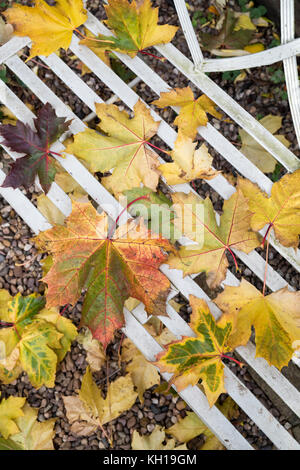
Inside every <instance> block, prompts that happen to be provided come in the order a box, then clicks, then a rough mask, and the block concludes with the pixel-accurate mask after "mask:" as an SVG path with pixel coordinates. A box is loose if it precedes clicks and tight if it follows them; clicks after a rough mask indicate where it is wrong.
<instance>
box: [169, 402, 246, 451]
mask: <svg viewBox="0 0 300 470" xmlns="http://www.w3.org/2000/svg"><path fill="white" fill-rule="evenodd" d="M216 406H217V408H219V410H220V411H221V412H222V413H223V414H224V415H225V416H226V418H228V419H229V420H231V419H233V418H237V416H238V415H239V411H238V407H237V405H236V403H235V402H234V401H233V400H232V398H231V397H227V398H226V400H225V401H224V403H223V404H222V405H219V404H218V403H217V404H216ZM166 432H167V434H171V436H174V437H175V438H176V439H177V441H179V442H189V441H191V440H192V439H194V438H195V437H197V436H199V435H200V434H204V435H205V443H204V444H203V445H201V447H200V448H199V450H224V449H225V447H224V446H223V444H222V443H221V442H220V441H219V440H218V438H217V437H216V436H215V435H214V434H213V432H211V430H210V429H209V428H208V427H207V426H206V425H205V424H204V423H203V421H201V419H200V418H199V417H198V416H197V415H196V413H194V412H192V411H187V412H186V416H185V418H183V419H180V420H179V421H178V422H177V423H176V424H174V425H173V426H171V427H170V428H168V429H167V430H166Z"/></svg>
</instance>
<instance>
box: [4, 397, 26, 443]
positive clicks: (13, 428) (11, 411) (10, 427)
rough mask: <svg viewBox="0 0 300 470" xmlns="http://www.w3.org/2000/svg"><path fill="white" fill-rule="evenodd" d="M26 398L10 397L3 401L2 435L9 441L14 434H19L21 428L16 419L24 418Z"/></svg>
mask: <svg viewBox="0 0 300 470" xmlns="http://www.w3.org/2000/svg"><path fill="white" fill-rule="evenodd" d="M25 401H26V398H20V397H12V396H11V397H8V398H7V399H5V398H4V399H3V400H2V401H1V403H0V433H1V434H2V436H3V437H4V439H7V438H8V437H9V436H11V435H13V434H17V433H18V432H19V428H18V426H17V424H16V423H15V419H16V418H18V417H19V416H23V414H24V413H23V411H22V408H23V406H24V404H25Z"/></svg>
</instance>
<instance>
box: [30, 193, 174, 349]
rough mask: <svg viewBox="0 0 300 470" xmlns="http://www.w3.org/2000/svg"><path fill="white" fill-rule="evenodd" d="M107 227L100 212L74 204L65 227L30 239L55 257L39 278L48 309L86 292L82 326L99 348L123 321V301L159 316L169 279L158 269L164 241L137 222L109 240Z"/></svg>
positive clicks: (91, 207) (88, 206) (167, 247)
mask: <svg viewBox="0 0 300 470" xmlns="http://www.w3.org/2000/svg"><path fill="white" fill-rule="evenodd" d="M107 223H108V221H107V216H106V214H105V213H102V214H101V215H99V214H98V213H97V211H96V210H95V209H94V208H93V206H92V205H91V204H84V203H79V202H75V201H73V211H72V213H71V215H70V216H69V217H68V218H67V220H66V225H65V226H57V227H54V228H52V229H50V230H46V231H45V232H43V233H41V234H39V235H38V236H37V237H36V239H35V240H36V242H37V244H38V245H39V246H40V247H43V248H45V249H46V250H48V251H49V252H50V253H51V254H52V255H53V258H54V263H53V266H52V267H51V269H50V270H49V272H48V273H47V275H46V276H45V277H44V279H43V280H44V282H46V283H47V284H48V294H47V306H48V307H51V306H55V305H65V304H67V303H69V304H74V303H75V302H76V301H77V300H78V298H79V297H80V295H81V292H82V290H83V289H85V290H86V294H85V300H84V304H83V309H82V319H81V326H88V328H89V329H90V330H91V332H92V334H93V337H94V338H96V339H98V340H99V341H100V342H101V343H102V344H103V346H104V349H106V347H107V344H108V343H109V342H110V341H111V339H112V337H113V334H114V331H115V330H116V329H118V328H121V326H122V325H123V323H124V319H123V306H124V302H125V300H126V299H127V298H128V297H135V298H137V299H139V300H140V301H141V302H143V303H144V304H145V306H146V309H147V312H148V313H149V314H151V315H163V314H164V311H165V302H166V297H167V295H168V291H169V281H168V279H167V278H166V277H165V276H164V275H163V274H162V273H161V272H160V271H159V270H158V268H159V266H160V264H162V263H163V262H164V261H165V260H166V255H165V254H164V253H163V252H162V248H163V249H165V250H171V249H172V247H171V245H170V244H169V242H168V241H167V240H165V239H163V238H161V237H158V238H155V239H154V238H151V236H150V232H149V231H148V230H147V229H146V228H145V226H144V225H143V223H142V222H141V223H140V224H139V225H136V224H135V222H134V221H129V223H128V224H124V225H122V226H120V227H119V228H118V229H117V230H116V231H115V233H114V235H113V236H111V234H110V232H108V229H107Z"/></svg>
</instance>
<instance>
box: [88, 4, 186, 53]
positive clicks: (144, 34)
mask: <svg viewBox="0 0 300 470" xmlns="http://www.w3.org/2000/svg"><path fill="white" fill-rule="evenodd" d="M105 10H106V14H107V20H106V21H105V23H106V24H107V26H108V27H109V28H110V29H111V31H112V32H113V33H114V34H115V36H104V35H102V34H101V35H99V36H97V38H96V40H91V39H89V38H88V39H83V41H81V43H82V44H86V45H87V46H89V47H90V46H94V47H98V48H103V49H105V50H108V51H112V50H113V51H117V52H123V53H127V54H128V55H130V57H134V56H135V55H136V54H137V53H138V52H139V51H143V50H144V49H146V48H147V47H150V46H154V45H155V44H166V43H168V42H170V41H171V40H172V39H173V37H174V35H175V33H176V31H177V29H178V28H177V26H170V25H158V24H157V22H158V8H152V6H151V0H144V1H143V0H138V1H135V0H133V1H132V2H131V3H130V2H129V1H128V0H110V1H109V2H108V5H107V6H105Z"/></svg>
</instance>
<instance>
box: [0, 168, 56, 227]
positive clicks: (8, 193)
mask: <svg viewBox="0 0 300 470" xmlns="http://www.w3.org/2000/svg"><path fill="white" fill-rule="evenodd" d="M5 177H6V174H5V173H4V171H2V170H0V185H1V184H2V183H3V181H4V179H5ZM0 194H1V196H3V197H4V199H6V200H7V202H8V203H9V205H10V206H11V207H12V208H13V209H14V210H15V211H16V213H17V214H19V215H20V216H21V217H22V219H23V220H24V221H25V222H26V223H27V225H28V226H29V227H30V228H31V230H32V231H33V232H34V233H36V234H37V233H39V232H40V231H42V230H48V229H49V228H51V225H50V224H49V222H48V220H47V219H46V218H45V217H44V216H43V215H42V214H41V213H40V212H39V211H38V210H37V209H36V207H35V206H34V205H33V204H32V203H31V202H30V201H29V199H27V197H26V196H24V194H23V193H22V192H21V191H20V190H19V189H12V188H1V187H0Z"/></svg>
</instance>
